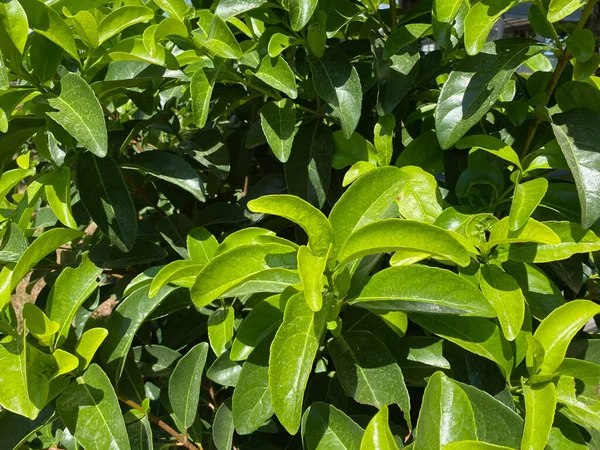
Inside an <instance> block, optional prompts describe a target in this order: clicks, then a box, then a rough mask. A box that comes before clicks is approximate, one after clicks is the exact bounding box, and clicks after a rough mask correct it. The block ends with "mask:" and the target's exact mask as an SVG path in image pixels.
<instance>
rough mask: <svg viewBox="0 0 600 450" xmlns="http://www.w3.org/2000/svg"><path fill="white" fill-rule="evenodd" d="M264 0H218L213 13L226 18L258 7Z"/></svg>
mask: <svg viewBox="0 0 600 450" xmlns="http://www.w3.org/2000/svg"><path fill="white" fill-rule="evenodd" d="M264 3H266V0H243V1H239V0H220V1H219V4H218V5H217V9H216V10H215V14H216V15H217V16H220V17H222V18H223V20H227V19H229V18H230V17H234V16H237V15H238V14H242V13H244V12H246V11H250V10H252V9H256V8H259V7H260V6H261V5H262V4H264Z"/></svg>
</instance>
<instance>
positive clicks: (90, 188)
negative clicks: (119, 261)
mask: <svg viewBox="0 0 600 450" xmlns="http://www.w3.org/2000/svg"><path fill="white" fill-rule="evenodd" d="M76 178H77V185H78V187H79V196H80V197H81V201H82V202H83V205H84V206H85V209H86V210H87V212H88V214H89V215H90V217H91V218H92V220H93V221H94V222H96V224H97V225H98V228H100V230H102V232H103V233H105V234H106V235H108V238H109V239H110V241H111V242H112V243H113V244H114V245H115V246H116V247H117V248H118V249H120V250H122V251H124V252H126V251H128V250H130V249H131V248H132V247H133V244H134V242H135V238H136V234H137V213H136V210H135V208H134V205H133V201H132V200H131V196H130V195H129V190H128V189H127V185H126V184H125V181H124V180H123V177H122V175H121V171H120V170H119V166H117V163H116V162H115V161H114V159H112V158H111V157H110V156H107V157H105V158H97V157H96V156H94V155H92V154H91V153H84V154H83V155H81V157H80V159H79V164H78V165H77V175H76Z"/></svg>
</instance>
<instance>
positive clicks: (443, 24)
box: [432, 0, 463, 47]
mask: <svg viewBox="0 0 600 450" xmlns="http://www.w3.org/2000/svg"><path fill="white" fill-rule="evenodd" d="M462 5H463V0H434V2H433V11H432V15H433V35H434V37H435V40H436V42H437V43H438V44H440V46H442V47H445V46H447V45H448V44H449V43H450V36H451V34H452V28H451V25H452V22H453V21H454V19H455V18H456V16H457V15H458V11H459V10H460V7H461V6H462Z"/></svg>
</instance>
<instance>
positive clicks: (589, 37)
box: [565, 28, 596, 62]
mask: <svg viewBox="0 0 600 450" xmlns="http://www.w3.org/2000/svg"><path fill="white" fill-rule="evenodd" d="M565 43H566V44H567V49H569V51H570V52H571V54H572V55H573V56H574V57H575V58H576V59H577V61H579V62H585V61H587V60H588V59H590V58H591V57H592V55H593V54H594V47H595V46H596V44H595V41H594V33H592V30H590V29H588V28H583V29H580V28H576V29H575V31H573V33H572V34H571V35H569V37H568V38H567V40H566V41H565Z"/></svg>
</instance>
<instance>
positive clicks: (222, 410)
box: [212, 398, 234, 450]
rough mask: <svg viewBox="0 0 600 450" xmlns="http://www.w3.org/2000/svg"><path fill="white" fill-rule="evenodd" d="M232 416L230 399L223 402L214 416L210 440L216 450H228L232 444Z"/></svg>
mask: <svg viewBox="0 0 600 450" xmlns="http://www.w3.org/2000/svg"><path fill="white" fill-rule="evenodd" d="M233 432H234V428H233V414H232V412H231V398H228V399H227V400H225V401H224V402H223V403H222V404H221V406H219V409H217V412H216V414H215V420H214V422H213V424H212V438H213V442H214V443H215V447H217V450H229V449H230V448H232V443H233Z"/></svg>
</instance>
